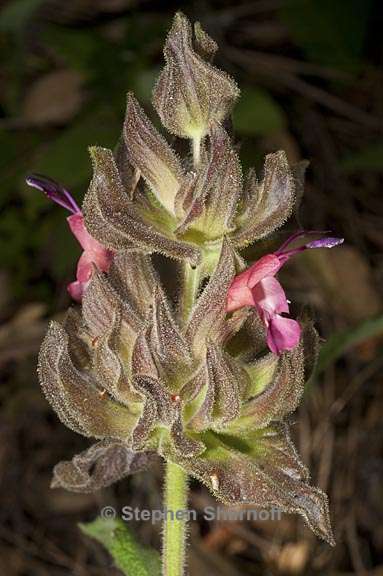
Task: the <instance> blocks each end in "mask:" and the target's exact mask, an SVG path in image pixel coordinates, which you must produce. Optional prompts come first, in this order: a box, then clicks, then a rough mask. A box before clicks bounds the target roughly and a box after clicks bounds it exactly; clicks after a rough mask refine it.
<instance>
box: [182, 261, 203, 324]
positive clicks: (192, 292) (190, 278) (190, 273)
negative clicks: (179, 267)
mask: <svg viewBox="0 0 383 576" xmlns="http://www.w3.org/2000/svg"><path fill="white" fill-rule="evenodd" d="M183 273H184V278H183V297H182V302H181V314H182V321H183V323H184V325H186V324H187V321H188V318H189V316H190V312H191V310H192V308H193V305H194V302H195V301H196V298H197V293H198V288H199V282H200V268H199V267H197V268H192V266H190V264H188V263H187V262H185V264H184V270H183Z"/></svg>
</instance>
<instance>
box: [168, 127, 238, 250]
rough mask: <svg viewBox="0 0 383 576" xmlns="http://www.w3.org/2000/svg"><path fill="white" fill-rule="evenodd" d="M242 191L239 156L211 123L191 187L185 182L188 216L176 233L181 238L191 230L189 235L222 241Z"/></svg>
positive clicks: (226, 135)
mask: <svg viewBox="0 0 383 576" xmlns="http://www.w3.org/2000/svg"><path fill="white" fill-rule="evenodd" d="M241 191H242V170H241V163H240V161H239V158H238V155H237V153H236V152H235V150H234V148H233V146H232V144H231V141H230V138H229V136H228V134H227V132H226V131H225V130H224V128H222V126H220V125H219V124H216V123H214V124H213V125H212V127H211V130H210V134H209V146H208V151H207V154H206V157H205V158H204V159H203V161H202V162H201V166H200V167H199V169H198V171H197V173H196V176H195V178H194V181H193V182H192V184H190V182H187V194H186V195H185V198H184V203H183V204H184V205H183V208H185V209H187V210H188V212H187V215H186V217H185V219H184V221H183V222H182V223H181V225H180V226H179V227H178V229H177V233H179V234H183V233H185V231H187V230H188V228H190V229H191V232H192V231H194V230H197V231H200V232H201V233H202V235H203V236H205V237H206V238H208V239H210V240H214V239H217V238H222V236H223V235H224V234H226V233H227V232H229V230H230V229H231V228H232V221H233V218H234V215H235V211H236V208H237V203H238V199H239V196H240V194H241ZM181 192H182V189H181ZM189 196H191V198H189ZM188 200H189V202H188ZM176 202H177V199H176ZM187 204H188V205H187ZM186 237H187V236H186Z"/></svg>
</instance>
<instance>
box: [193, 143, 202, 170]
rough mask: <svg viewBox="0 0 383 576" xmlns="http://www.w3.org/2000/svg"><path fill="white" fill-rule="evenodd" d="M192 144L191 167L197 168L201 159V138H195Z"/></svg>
mask: <svg viewBox="0 0 383 576" xmlns="http://www.w3.org/2000/svg"><path fill="white" fill-rule="evenodd" d="M192 142H193V165H194V168H197V167H198V165H199V161H200V157H201V137H200V136H195V137H194V138H193V140H192Z"/></svg>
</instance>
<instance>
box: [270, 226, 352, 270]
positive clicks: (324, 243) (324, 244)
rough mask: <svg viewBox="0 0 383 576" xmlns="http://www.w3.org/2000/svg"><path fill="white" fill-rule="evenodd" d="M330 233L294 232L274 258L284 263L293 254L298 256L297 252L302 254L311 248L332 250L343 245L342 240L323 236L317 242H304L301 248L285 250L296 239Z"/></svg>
mask: <svg viewBox="0 0 383 576" xmlns="http://www.w3.org/2000/svg"><path fill="white" fill-rule="evenodd" d="M329 233H331V231H330V230H325V231H319V230H307V231H306V230H301V231H299V232H295V234H293V235H292V236H290V238H288V239H287V240H286V241H285V242H284V243H283V244H282V246H281V247H280V248H279V249H278V250H277V251H276V252H275V254H276V256H278V257H279V258H280V260H281V261H283V263H284V262H286V260H288V259H289V258H290V256H294V255H295V254H299V252H303V251H304V250H309V249H311V248H333V247H334V246H338V245H339V244H343V242H344V238H335V237H333V236H324V237H323V238H319V239H317V240H312V241H311V242H306V243H305V244H303V245H302V246H298V247H297V248H292V249H290V250H289V249H287V248H288V246H289V245H290V244H291V243H292V242H293V241H294V240H297V239H298V238H303V237H304V236H312V235H315V236H318V235H322V236H323V235H324V234H329Z"/></svg>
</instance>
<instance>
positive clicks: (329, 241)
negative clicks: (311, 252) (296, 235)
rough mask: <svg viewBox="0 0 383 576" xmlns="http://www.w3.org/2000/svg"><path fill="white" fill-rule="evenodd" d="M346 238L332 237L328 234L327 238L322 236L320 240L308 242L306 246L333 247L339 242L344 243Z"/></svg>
mask: <svg viewBox="0 0 383 576" xmlns="http://www.w3.org/2000/svg"><path fill="white" fill-rule="evenodd" d="M343 242H344V238H331V237H330V236H328V237H327V238H320V239H319V240H313V241H312V242H308V244H306V246H305V247H306V248H333V247H334V246H338V245H339V244H343Z"/></svg>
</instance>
